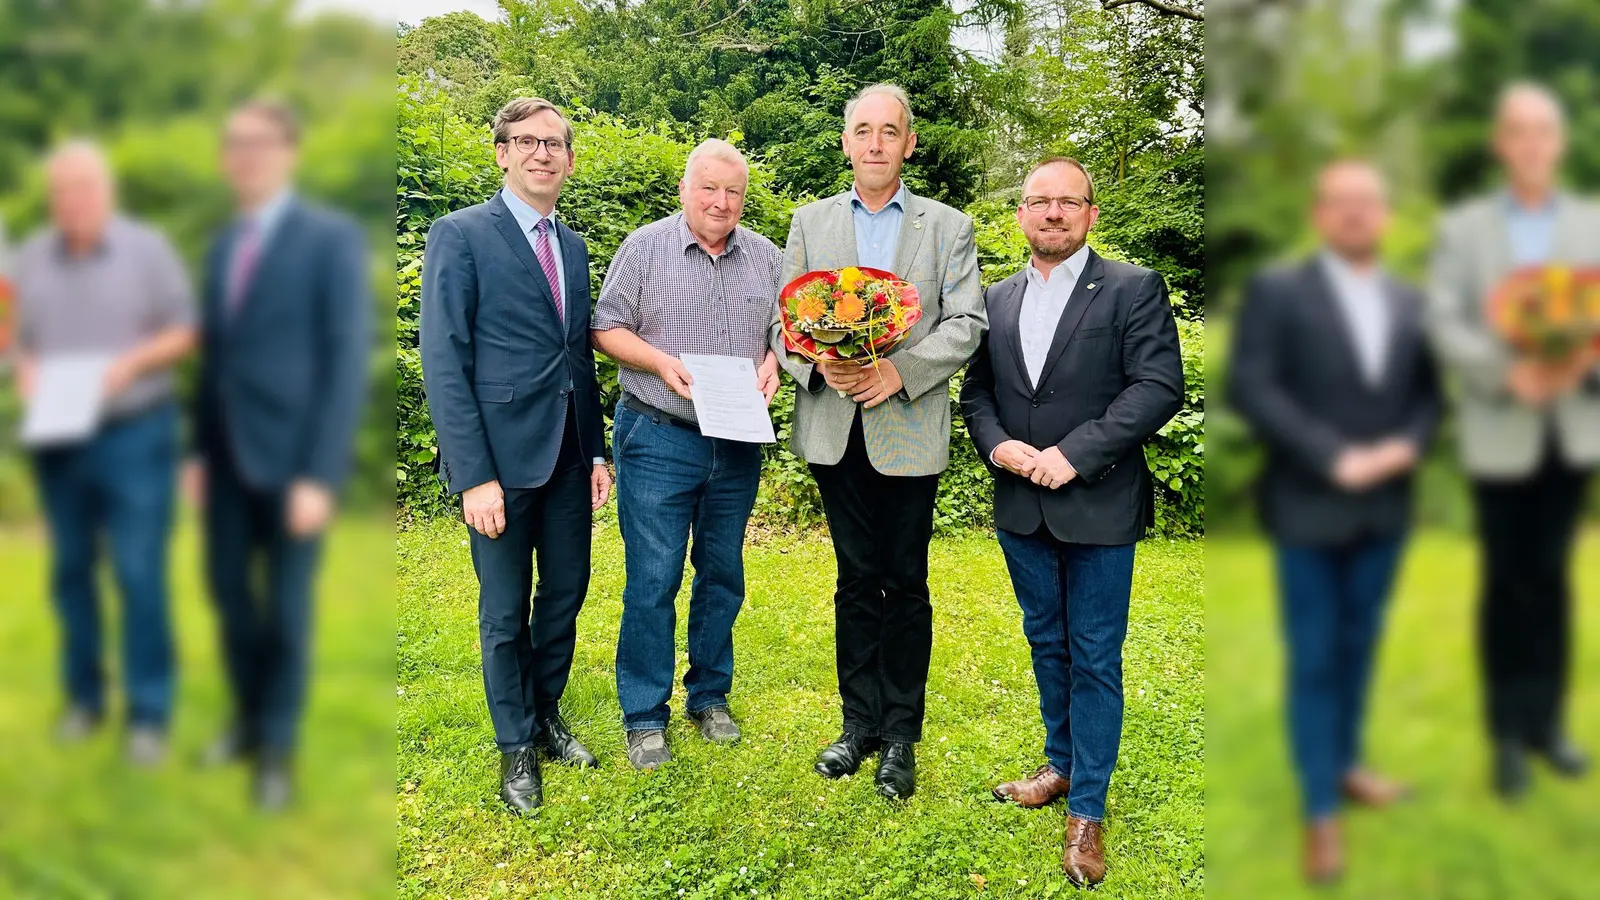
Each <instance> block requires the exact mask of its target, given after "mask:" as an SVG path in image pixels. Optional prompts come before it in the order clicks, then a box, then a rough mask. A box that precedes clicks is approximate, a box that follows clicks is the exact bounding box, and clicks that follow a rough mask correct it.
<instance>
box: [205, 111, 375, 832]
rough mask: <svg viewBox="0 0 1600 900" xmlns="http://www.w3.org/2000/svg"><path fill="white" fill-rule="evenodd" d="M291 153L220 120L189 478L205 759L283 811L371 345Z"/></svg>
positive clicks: (262, 126) (355, 243) (234, 119)
mask: <svg viewBox="0 0 1600 900" xmlns="http://www.w3.org/2000/svg"><path fill="white" fill-rule="evenodd" d="M298 143H299V125H298V122H297V120H296V118H295V116H294V113H293V112H292V111H291V110H289V109H288V108H287V107H284V106H282V105H279V104H277V103H272V102H253V103H249V104H246V105H244V106H242V107H240V108H238V109H237V110H235V111H234V113H233V114H232V115H231V116H230V117H229V118H228V123H227V126H226V130H225V132H224V134H223V139H222V144H223V149H222V166H223V171H224V173H225V174H226V176H227V179H228V182H229V185H230V186H231V187H232V188H233V192H234V195H235V198H236V201H237V204H238V215H237V217H236V218H235V219H234V221H233V222H232V223H231V224H230V225H229V226H228V227H227V228H226V229H225V230H224V231H223V232H222V234H221V235H220V236H219V237H218V238H217V240H216V241H215V242H214V244H213V245H212V247H211V250H210V252H209V253H208V254H207V256H206V261H205V288H204V329H203V344H202V350H203V355H202V360H203V361H202V363H201V371H200V386H199V400H198V408H197V410H196V424H195V439H196V448H197V450H198V453H199V457H200V460H199V463H200V464H199V465H198V466H195V467H192V468H191V469H190V472H189V473H188V481H189V485H188V486H189V489H190V490H191V492H193V493H195V494H201V493H203V496H204V497H205V506H206V512H205V519H206V543H207V551H208V552H207V574H208V578H209V581H210V586H211V593H212V597H213V599H214V601H215V602H216V604H217V612H218V618H219V619H220V622H221V631H222V645H223V655H224V658H225V660H226V663H227V670H228V678H229V683H230V686H231V687H232V691H233V702H234V721H233V724H232V727H231V728H230V729H229V730H228V731H227V733H226V734H225V735H224V736H223V738H222V739H221V740H220V741H219V742H218V743H217V744H216V745H215V746H214V747H212V748H211V751H210V753H209V758H210V760H211V761H213V762H224V761H228V760H233V759H240V758H246V757H249V758H253V759H254V761H255V777H254V779H253V782H252V789H253V792H254V795H255V800H256V802H257V804H258V805H259V806H261V807H262V808H263V809H268V810H272V809H278V808H281V807H282V806H284V805H285V804H287V803H288V801H289V796H290V784H291V783H290V771H289V764H290V759H291V757H292V754H293V750H294V747H295V744H296V737H297V731H298V726H299V721H300V718H301V713H302V711H303V709H304V707H305V695H306V673H307V663H308V656H309V650H310V636H311V635H310V633H311V590H312V584H313V581H314V579H315V575H316V562H317V557H318V551H319V548H320V545H321V535H322V532H323V531H324V529H325V528H326V526H327V524H328V522H329V520H330V519H331V517H332V514H333V507H334V497H335V495H336V493H337V491H338V489H339V487H340V486H341V485H342V484H343V482H344V481H345V478H346V476H347V475H348V474H349V469H350V463H351V455H352V454H351V450H352V446H353V444H354V440H355V432H356V426H357V423H358V422H359V421H360V418H361V413H362V407H363V401H364V397H365V394H366V371H367V360H368V353H369V351H370V348H371V342H370V330H371V321H370V313H371V307H370V303H371V296H370V295H369V293H368V284H367V273H366V265H367V255H366V249H365V247H364V241H363V239H362V235H361V230H360V228H359V227H358V226H357V225H356V224H355V222H353V221H352V220H350V219H349V218H348V217H346V216H344V215H342V214H339V213H335V212H333V211H331V210H327V209H323V208H321V207H318V206H315V205H313V204H311V203H309V202H307V201H305V200H302V199H300V198H299V197H298V196H296V195H295V193H294V192H293V190H292V187H291V182H292V178H293V174H294V169H295V163H296V156H297V153H296V149H297V146H298ZM257 566H261V567H262V570H261V571H260V572H259V574H260V575H261V576H263V577H260V578H257V577H255V576H256V575H257V574H258V573H257V571H256V569H257Z"/></svg>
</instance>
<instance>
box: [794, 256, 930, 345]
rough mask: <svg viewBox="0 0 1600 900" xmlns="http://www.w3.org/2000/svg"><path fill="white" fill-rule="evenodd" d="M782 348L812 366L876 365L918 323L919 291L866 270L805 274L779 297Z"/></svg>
mask: <svg viewBox="0 0 1600 900" xmlns="http://www.w3.org/2000/svg"><path fill="white" fill-rule="evenodd" d="M778 311H779V318H780V320H781V322H782V326H783V343H784V346H785V347H787V348H788V350H789V352H790V353H792V354H795V355H797V356H801V357H804V358H805V359H808V360H810V361H811V362H814V363H816V362H835V361H860V362H867V361H871V362H876V361H877V360H878V358H879V357H880V356H882V355H884V354H885V353H887V352H889V350H890V349H892V348H893V347H895V346H896V345H898V344H899V343H900V342H901V341H903V340H905V338H906V335H907V334H909V333H910V331H911V326H913V325H915V324H917V320H918V319H920V318H922V305H921V303H920V302H919V300H918V298H917V289H916V287H914V286H913V285H911V284H910V283H908V282H905V281H901V280H900V279H898V278H896V277H895V276H894V274H893V273H890V272H885V271H883V270H882V269H869V268H866V267H865V266H846V267H845V268H843V269H830V270H818V271H815V272H807V273H806V274H804V275H801V276H800V277H799V278H796V279H795V280H793V281H791V282H789V283H788V284H787V285H785V286H784V288H783V293H782V294H780V295H779V298H778Z"/></svg>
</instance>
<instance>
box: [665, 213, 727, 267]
mask: <svg viewBox="0 0 1600 900" xmlns="http://www.w3.org/2000/svg"><path fill="white" fill-rule="evenodd" d="M676 215H677V217H678V240H680V241H682V242H683V243H682V245H681V246H682V247H683V249H685V250H688V249H689V248H690V247H692V246H693V247H698V246H700V239H699V238H697V237H695V236H694V232H693V231H690V230H689V217H688V216H687V215H685V214H684V212H683V211H682V210H679V211H678V212H677V213H676ZM739 228H740V226H738V225H735V226H733V230H732V231H730V232H728V241H727V243H725V244H723V245H722V255H723V256H727V255H728V254H729V253H732V252H733V251H734V250H736V249H738V247H739ZM704 249H705V248H703V247H702V248H701V250H702V252H703V251H704Z"/></svg>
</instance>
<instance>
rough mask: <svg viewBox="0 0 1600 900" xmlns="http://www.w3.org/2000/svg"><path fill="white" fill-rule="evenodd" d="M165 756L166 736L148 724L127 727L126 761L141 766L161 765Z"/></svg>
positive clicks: (147, 767)
mask: <svg viewBox="0 0 1600 900" xmlns="http://www.w3.org/2000/svg"><path fill="white" fill-rule="evenodd" d="M166 758H167V736H166V735H165V734H163V733H162V731H161V729H159V728H153V727H151V726H149V725H134V726H132V727H131V728H129V729H128V762H130V763H132V764H133V765H136V766H140V767H142V768H146V769H149V768H153V767H155V766H159V765H161V763H162V761H163V760H165V759H166Z"/></svg>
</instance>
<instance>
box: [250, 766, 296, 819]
mask: <svg viewBox="0 0 1600 900" xmlns="http://www.w3.org/2000/svg"><path fill="white" fill-rule="evenodd" d="M250 792H251V794H252V796H253V797H254V798H255V803H256V808H257V809H259V810H261V811H262V812H268V813H275V812H282V811H283V810H284V809H287V808H288V806H289V803H290V801H292V800H293V799H294V780H293V778H292V776H291V773H290V767H289V757H288V755H287V754H284V753H275V752H263V753H261V754H260V755H259V756H257V758H256V770H255V775H254V777H253V778H252V779H251V784H250Z"/></svg>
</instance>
